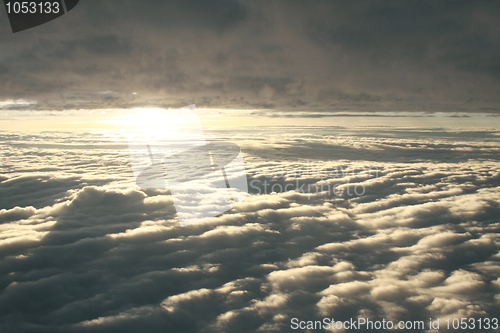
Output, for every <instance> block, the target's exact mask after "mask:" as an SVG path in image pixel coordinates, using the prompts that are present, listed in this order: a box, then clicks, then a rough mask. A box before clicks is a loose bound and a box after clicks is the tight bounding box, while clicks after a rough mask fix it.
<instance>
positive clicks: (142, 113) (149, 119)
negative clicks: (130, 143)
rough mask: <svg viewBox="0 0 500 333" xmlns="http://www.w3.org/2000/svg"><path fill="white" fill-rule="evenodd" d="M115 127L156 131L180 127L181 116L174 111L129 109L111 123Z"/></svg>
mask: <svg viewBox="0 0 500 333" xmlns="http://www.w3.org/2000/svg"><path fill="white" fill-rule="evenodd" d="M111 122H112V123H113V124H114V125H116V126H120V127H121V126H123V127H126V128H138V129H139V128H140V129H157V128H162V127H165V126H167V125H168V126H175V125H178V126H182V124H183V123H184V122H183V119H182V115H181V114H179V112H177V111H175V110H165V109H157V108H155V109H153V108H147V109H131V110H129V111H127V112H126V113H125V114H122V115H119V116H117V117H115V118H114V119H113V120H112V121H111Z"/></svg>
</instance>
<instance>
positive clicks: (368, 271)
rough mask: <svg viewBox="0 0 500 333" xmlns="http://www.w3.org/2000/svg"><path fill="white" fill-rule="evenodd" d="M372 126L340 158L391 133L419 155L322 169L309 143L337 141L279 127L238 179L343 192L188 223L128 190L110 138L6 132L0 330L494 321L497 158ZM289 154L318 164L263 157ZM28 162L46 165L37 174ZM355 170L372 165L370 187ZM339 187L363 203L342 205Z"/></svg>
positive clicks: (150, 193) (256, 205)
mask: <svg viewBox="0 0 500 333" xmlns="http://www.w3.org/2000/svg"><path fill="white" fill-rule="evenodd" d="M232 131H233V132H231V131H230V130H228V129H225V130H224V136H225V137H227V138H229V139H230V138H233V137H234V138H236V139H235V141H236V142H238V140H241V141H244V142H252V140H251V138H252V136H255V137H262V136H263V134H262V133H263V132H262V131H261V130H259V129H256V130H255V132H251V133H250V134H247V135H248V137H246V136H245V135H243V134H242V133H241V131H239V130H237V129H236V130H232ZM384 131H385V132H383V133H382V132H380V133H370V132H365V131H361V132H356V130H352V131H351V132H349V135H350V137H348V138H347V137H344V138H339V139H338V140H341V142H345V143H346V144H350V145H351V147H352V149H353V151H356V150H358V151H359V150H362V151H363V150H364V149H366V148H365V146H364V145H365V144H366V145H367V146H366V147H369V149H368V150H370V149H375V148H376V147H379V146H383V145H387V144H388V142H389V140H387V137H392V139H394V142H396V143H398V144H399V145H400V146H401V147H402V148H400V149H402V150H407V151H411V150H412V149H414V148H412V147H413V146H414V145H415V144H416V143H417V142H418V144H421V145H426V146H427V148H425V149H423V150H422V151H421V152H418V153H417V156H416V157H415V159H417V160H418V161H415V160H411V159H410V160H408V161H406V162H404V161H403V162H402V161H394V160H382V161H373V160H338V159H332V158H329V159H327V158H324V156H323V155H321V154H322V151H323V146H321V145H316V143H318V142H325V141H328V140H334V139H335V136H333V135H332V136H330V137H326V136H325V137H323V139H320V138H319V136H320V135H318V134H314V133H312V134H311V133H309V134H308V135H303V134H304V133H302V132H300V131H298V132H297V133H288V134H286V132H287V130H284V129H276V130H275V131H274V132H273V133H269V135H268V137H269V140H270V141H269V142H265V143H262V144H257V143H255V141H253V142H254V146H256V147H257V148H258V149H255V150H251V151H250V152H249V153H246V150H245V149H243V152H244V153H245V154H246V157H248V158H247V159H246V167H247V170H248V180H249V182H250V181H252V180H256V179H257V180H261V181H262V182H263V181H264V180H268V181H269V183H271V184H281V185H285V184H287V183H295V184H296V182H297V181H299V185H300V184H319V183H320V182H321V181H325V182H333V183H337V182H338V183H341V185H342V186H344V187H345V188H346V192H345V193H344V194H342V195H334V194H331V193H330V194H328V193H326V191H323V192H316V191H314V190H313V191H312V193H307V192H304V193H301V192H300V191H299V192H297V191H295V190H296V188H291V189H289V190H287V191H274V192H273V193H264V192H261V193H260V194H258V193H253V194H252V195H250V196H248V197H247V198H246V199H245V201H243V202H242V203H241V204H240V205H238V206H237V207H236V208H235V209H233V210H231V211H228V212H226V213H224V214H223V215H221V216H217V217H214V218H210V219H207V220H206V221H204V222H202V223H197V224H193V225H189V226H187V227H181V226H180V225H179V223H178V219H177V218H176V213H175V207H174V206H173V202H172V198H171V196H170V195H169V192H168V190H143V189H140V188H136V187H131V183H130V177H131V175H130V170H129V169H127V164H126V158H124V157H123V156H124V154H125V153H126V151H125V149H126V147H123V146H120V145H111V144H110V143H109V142H108V141H109V140H111V139H110V138H109V137H108V138H103V137H92V135H88V136H82V137H80V138H78V139H79V140H80V141H79V144H78V145H60V144H59V142H64V141H68V142H73V140H75V139H77V138H75V134H74V133H66V134H64V133H57V134H48V133H40V134H32V135H31V136H27V135H26V134H22V135H21V134H19V135H13V136H9V137H6V136H3V140H4V141H2V142H3V143H2V144H3V147H4V148H5V149H4V150H2V152H3V153H2V154H4V156H5V154H11V155H9V156H10V157H12V158H11V159H9V161H10V163H12V165H13V166H12V167H11V169H5V170H10V171H8V172H5V174H4V176H2V178H1V182H0V190H1V191H2V207H1V210H0V221H1V223H2V224H1V225H0V254H1V258H2V261H1V262H0V272H1V273H0V288H1V290H2V293H1V294H0V314H1V316H2V320H1V324H0V328H1V329H3V330H7V331H20V332H43V331H51V332H54V331H55V332H58V331H60V332H106V331H112V330H119V331H123V332H136V331H137V330H140V329H144V328H147V329H148V330H150V331H152V332H163V331H165V330H169V331H172V332H220V331H226V332H269V331H277V332H282V331H286V330H288V329H289V327H290V326H289V325H290V320H291V318H302V319H304V320H320V319H321V318H323V317H329V318H331V317H334V318H335V319H338V320H347V319H349V318H355V317H357V316H365V317H369V318H371V319H372V320H375V319H376V318H386V319H387V320H424V321H426V322H427V321H428V318H442V320H445V318H448V317H450V318H454V317H463V316H466V317H490V318H492V317H498V315H499V313H498V301H499V299H498V297H497V294H498V290H499V289H498V288H499V282H498V273H499V271H500V260H499V259H500V255H499V253H500V252H499V251H500V238H499V237H498V235H497V234H498V232H499V230H500V224H499V223H498V218H497V217H498V213H499V205H500V195H499V193H500V192H499V191H498V187H499V186H500V182H499V171H500V170H499V167H498V161H497V159H496V158H491V159H487V158H482V159H477V160H462V159H454V158H451V159H450V160H449V161H446V162H443V161H441V160H439V159H433V158H428V159H426V158H425V157H426V154H425V152H426V151H427V152H429V151H432V150H433V149H435V147H436V146H439V145H442V147H445V146H446V147H448V148H447V149H455V148H456V147H457V146H459V145H460V144H459V143H456V144H455V143H453V142H455V141H456V140H457V137H461V136H462V138H463V139H462V140H466V139H465V137H466V135H465V134H464V133H463V132H461V131H457V132H456V133H454V134H453V135H451V134H450V133H449V132H439V131H431V130H428V131H427V132H426V133H427V134H426V137H427V138H426V139H422V137H421V136H422V134H421V133H420V132H419V131H417V130H407V135H406V137H404V136H403V135H402V134H401V133H400V131H399V130H392V131H391V130H389V129H385V130H384ZM469 134H470V133H469ZM51 135H53V137H52V138H51ZM450 135H451V136H450ZM473 135H476V136H479V137H480V139H478V141H477V142H479V141H481V143H478V144H477V145H476V146H475V147H476V148H474V149H475V151H476V150H481V149H484V150H485V151H493V150H494V149H496V148H495V147H496V146H495V145H496V144H495V140H496V136H495V135H494V133H492V132H482V133H481V134H479V133H476V132H474V134H473ZM480 135H482V137H481V136H480ZM273 136H275V137H273ZM280 136H281V137H282V139H281V140H279V139H278V137H280ZM112 137H113V138H114V139H116V138H118V140H120V137H119V135H118V134H117V136H112ZM338 137H340V135H339V136H338ZM355 137H359V138H360V139H359V141H358V142H356V140H354V138H355ZM98 138H99V141H98V142H99V145H97V146H96V145H91V144H90V142H91V141H92V140H97V139H98ZM392 139H391V140H392ZM51 140H54V141H53V142H52V146H50V142H51ZM273 140H274V141H273ZM30 141H35V142H38V143H39V144H38V145H30V144H29V142H30ZM466 141H467V140H466ZM273 142H275V143H273ZM349 142H351V143H349ZM360 142H361V143H360ZM468 142H469V145H471V146H473V145H475V144H476V142H475V141H474V140H469V141H468ZM20 144H24V146H19V145H20ZM301 145H304V146H307V147H309V149H311V150H312V151H310V153H311V155H316V159H314V160H309V161H307V160H305V159H304V158H303V159H299V158H298V157H297V155H293V154H291V155H290V156H291V157H290V158H289V159H282V158H281V155H280V154H275V155H274V156H273V155H272V154H268V152H269V151H272V150H273V149H275V151H279V149H278V148H281V147H283V146H289V147H290V150H292V147H294V146H298V147H299V148H300V146H301ZM433 145H434V146H433ZM481 145H484V146H485V147H487V148H481ZM82 146H84V147H85V149H83V150H82V148H81V147H82ZM15 147H19V150H17V149H16V148H15ZM47 147H50V148H47ZM109 147H112V149H110V148H109ZM488 147H489V148H488ZM46 149H51V151H52V152H51V153H50V154H49V153H45V151H46ZM442 149H444V148H442ZM258 152H262V153H263V154H261V155H259V154H258ZM297 154H298V153H297ZM477 154H480V152H477ZM63 155H64V157H63ZM491 155H493V154H491ZM491 155H483V156H491ZM31 156H38V163H39V165H40V168H42V169H43V168H45V167H47V166H48V165H51V164H50V163H49V162H50V161H51V160H52V161H53V163H52V165H56V166H57V167H58V168H60V171H51V170H47V171H37V170H36V168H35V167H34V165H33V163H34V162H33V161H32V160H31V158H30V157H31ZM103 156H104V157H106V159H104V158H103ZM270 156H273V157H272V158H271V157H270ZM387 156H388V157H390V154H388V155H387ZM472 156H474V155H472ZM99 159H100V160H102V163H97V162H96V161H97V160H99ZM124 160H125V162H124ZM363 164H364V165H365V166H366V167H365V168H362V167H361V166H362V165H363ZM75 166H77V167H76V168H75ZM369 166H376V167H377V171H378V172H377V173H376V174H372V175H371V176H370V175H369V173H368V171H369V168H368V167H369ZM58 170H59V169H58ZM353 170H354V172H352V171H353ZM353 184H359V185H363V186H364V188H365V193H364V194H363V195H355V194H351V195H349V194H347V187H350V186H353ZM259 186H260V187H259V188H260V189H261V190H262V189H263V186H264V185H263V183H260V185H259ZM4 198H5V199H4Z"/></svg>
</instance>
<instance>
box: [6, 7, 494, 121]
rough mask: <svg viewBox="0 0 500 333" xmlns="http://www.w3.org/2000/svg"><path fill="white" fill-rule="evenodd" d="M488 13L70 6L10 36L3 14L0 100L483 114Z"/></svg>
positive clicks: (490, 34)
mask: <svg viewBox="0 0 500 333" xmlns="http://www.w3.org/2000/svg"><path fill="white" fill-rule="evenodd" d="M499 9H500V8H499V7H498V5H497V4H496V3H495V2H486V1H481V2H479V3H474V4H466V3H462V2H459V3H454V2H453V3H446V4H436V3H434V2H431V1H423V2H422V1H419V2H411V3H405V4H399V3H397V2H381V1H375V2H373V1H370V2H367V1H361V2H357V3H346V4H337V3H329V2H324V1H322V2H316V3H313V4H311V3H307V4H305V3H290V2H288V1H277V2H274V3H273V4H268V3H251V2H242V1H231V0H217V1H213V2H211V3H210V5H208V4H206V3H205V2H203V1H199V0H190V1H169V2H166V3H158V2H155V1H142V2H141V3H140V4H138V3H135V2H134V1H109V2H107V3H106V4H99V3H83V2H82V3H80V4H79V5H78V7H75V10H72V11H71V13H68V15H65V16H64V17H61V18H60V19H58V20H54V21H52V22H50V23H48V24H45V25H43V26H39V27H36V28H35V29H31V30H29V31H27V32H23V33H18V34H12V33H11V32H10V29H9V27H8V25H7V17H6V15H5V14H2V18H3V20H2V22H4V25H3V27H2V31H3V34H4V45H6V48H7V49H8V51H7V52H4V53H2V58H1V59H2V61H1V62H2V63H4V64H9V66H3V67H1V68H0V78H1V80H0V82H2V86H1V88H2V89H0V91H2V93H1V95H0V100H3V101H12V100H14V101H16V100H22V99H25V100H28V99H29V100H30V101H31V100H32V101H36V105H32V106H30V107H33V108H41V109H68V108H85V107H87V108H100V107H119V108H120V107H132V106H148V105H149V106H151V105H156V106H174V107H175V106H184V105H188V104H192V103H196V104H197V105H200V106H206V107H227V108H247V109H262V108H263V109H286V110H292V111H294V110H297V111H304V110H311V109H316V110H318V111H331V110H332V109H333V110H335V111H360V110H361V111H373V110H379V111H387V110H394V111H401V110H407V111H437V110H442V111H453V112H457V111H486V112H494V113H495V112H498V105H497V104H498V98H497V94H496V93H497V91H498V85H499V81H498V79H499V76H498V73H499V69H498V65H497V64H498V59H499V51H498V48H497V46H496V45H497V44H496V40H497V39H498V35H499V30H498V28H497V26H496V17H497V16H498V12H499ZM75 32H76V33H75ZM103 92H107V93H106V94H103ZM134 92H135V94H133V93H134ZM13 107H17V108H19V107H21V106H19V105H17V106H13ZM23 108H24V107H23Z"/></svg>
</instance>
